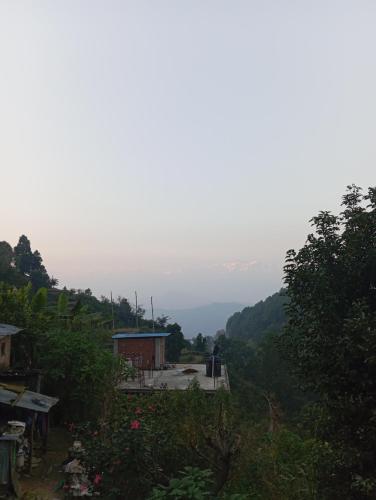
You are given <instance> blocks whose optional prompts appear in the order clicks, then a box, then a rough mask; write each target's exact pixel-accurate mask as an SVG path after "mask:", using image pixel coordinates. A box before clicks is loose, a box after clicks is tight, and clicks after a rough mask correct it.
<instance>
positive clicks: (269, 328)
mask: <svg viewBox="0 0 376 500" xmlns="http://www.w3.org/2000/svg"><path fill="white" fill-rule="evenodd" d="M287 302H288V297H287V295H286V291H285V290H283V289H281V290H280V291H279V292H277V293H275V294H273V295H271V296H270V297H268V298H267V299H265V300H261V301H260V302H257V304H255V305H254V306H251V307H245V308H244V309H243V310H242V311H241V312H236V313H235V314H233V315H232V316H231V317H230V318H229V319H228V321H227V324H226V334H227V336H228V337H230V338H238V339H243V340H254V341H259V340H261V339H262V338H263V337H264V336H265V335H266V334H267V333H276V332H281V330H282V328H283V326H284V325H285V324H286V312H285V305H286V304H287Z"/></svg>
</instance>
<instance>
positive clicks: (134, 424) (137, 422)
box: [131, 420, 141, 429]
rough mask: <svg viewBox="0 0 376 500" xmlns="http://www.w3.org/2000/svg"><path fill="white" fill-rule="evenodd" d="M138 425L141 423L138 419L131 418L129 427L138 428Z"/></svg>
mask: <svg viewBox="0 0 376 500" xmlns="http://www.w3.org/2000/svg"><path fill="white" fill-rule="evenodd" d="M140 427H141V424H140V422H139V421H138V420H132V422H131V429H139V428H140Z"/></svg>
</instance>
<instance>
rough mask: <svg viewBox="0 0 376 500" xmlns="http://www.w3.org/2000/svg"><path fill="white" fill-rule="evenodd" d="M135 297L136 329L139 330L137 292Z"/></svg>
mask: <svg viewBox="0 0 376 500" xmlns="http://www.w3.org/2000/svg"><path fill="white" fill-rule="evenodd" d="M134 295H135V297H136V328H137V330H138V304H137V292H136V291H135V292H134Z"/></svg>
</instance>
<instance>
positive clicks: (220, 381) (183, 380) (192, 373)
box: [119, 363, 230, 393]
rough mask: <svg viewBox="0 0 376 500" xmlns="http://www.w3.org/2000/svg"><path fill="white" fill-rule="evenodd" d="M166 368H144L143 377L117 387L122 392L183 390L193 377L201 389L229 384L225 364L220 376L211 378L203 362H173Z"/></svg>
mask: <svg viewBox="0 0 376 500" xmlns="http://www.w3.org/2000/svg"><path fill="white" fill-rule="evenodd" d="M171 366H172V367H171V368H169V369H167V370H154V371H149V370H144V371H143V377H142V378H141V379H140V378H136V379H135V380H127V381H125V382H122V383H120V384H119V389H120V390H121V391H124V392H150V391H153V390H154V391H161V390H174V389H177V390H181V391H185V390H187V389H188V387H189V385H190V384H191V383H192V382H193V380H194V379H196V380H197V382H198V383H199V384H200V387H201V389H202V390H204V391H206V392H209V393H213V392H215V391H216V390H218V389H219V388H220V387H223V388H224V389H226V390H227V391H229V390H230V385H229V381H228V376H227V370H226V366H225V365H222V376H221V377H216V378H215V379H214V378H211V377H207V376H206V365H205V364H190V363H184V364H183V363H182V364H178V363H177V364H174V365H171Z"/></svg>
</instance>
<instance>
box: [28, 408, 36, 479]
mask: <svg viewBox="0 0 376 500" xmlns="http://www.w3.org/2000/svg"><path fill="white" fill-rule="evenodd" d="M34 426H35V411H34V412H33V418H32V420H31V431H30V454H29V474H31V467H32V465H33V448H34Z"/></svg>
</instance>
